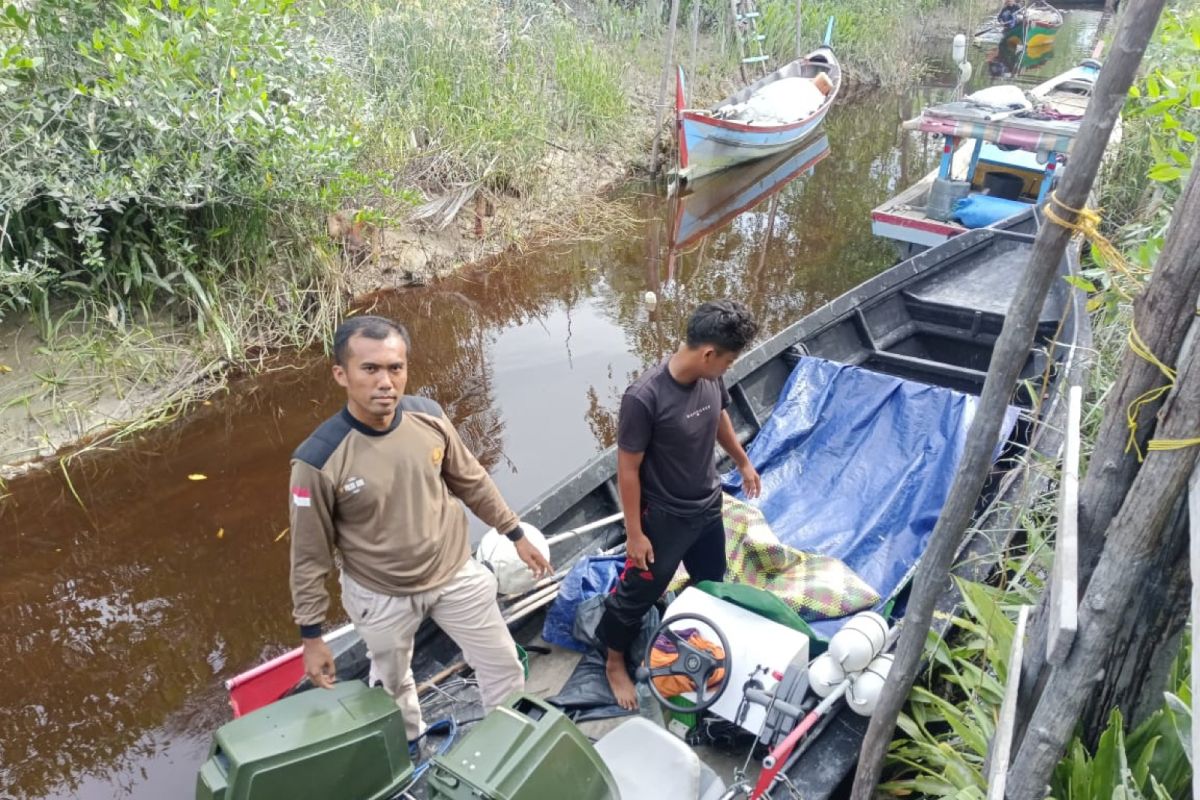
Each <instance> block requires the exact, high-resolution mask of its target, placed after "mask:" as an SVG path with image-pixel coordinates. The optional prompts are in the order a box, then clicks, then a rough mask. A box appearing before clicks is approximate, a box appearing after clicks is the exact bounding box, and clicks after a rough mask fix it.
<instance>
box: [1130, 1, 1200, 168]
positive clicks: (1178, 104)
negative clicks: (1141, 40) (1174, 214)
mask: <svg viewBox="0 0 1200 800" xmlns="http://www.w3.org/2000/svg"><path fill="white" fill-rule="evenodd" d="M1147 62H1148V63H1149V64H1150V69H1149V70H1148V71H1147V74H1146V76H1145V79H1144V80H1142V81H1141V82H1139V84H1138V85H1136V86H1133V87H1131V89H1130V92H1129V95H1130V101H1129V104H1128V106H1127V107H1126V109H1125V114H1126V115H1127V116H1128V117H1129V118H1131V119H1146V120H1148V122H1149V124H1150V136H1149V144H1150V153H1151V155H1152V157H1153V164H1152V165H1151V166H1150V168H1149V170H1148V171H1147V173H1146V174H1147V177H1149V178H1150V180H1152V181H1157V182H1159V183H1164V184H1170V185H1172V186H1173V187H1174V188H1175V190H1176V191H1178V190H1179V189H1180V188H1181V187H1182V186H1183V181H1184V180H1186V178H1187V176H1188V174H1189V173H1190V172H1191V168H1192V159H1193V154H1194V150H1195V144H1196V137H1197V135H1200V9H1197V8H1195V7H1194V6H1192V7H1189V8H1177V9H1172V10H1170V11H1168V12H1166V13H1164V14H1163V18H1162V22H1161V23H1160V24H1159V30H1158V31H1157V34H1156V41H1155V44H1154V46H1153V48H1152V49H1151V50H1150V52H1149V53H1148V54H1147Z"/></svg>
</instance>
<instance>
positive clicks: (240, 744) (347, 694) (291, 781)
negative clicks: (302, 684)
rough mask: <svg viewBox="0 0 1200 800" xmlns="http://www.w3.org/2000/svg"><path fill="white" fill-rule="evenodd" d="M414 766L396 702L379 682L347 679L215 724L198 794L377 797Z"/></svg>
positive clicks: (259, 798)
mask: <svg viewBox="0 0 1200 800" xmlns="http://www.w3.org/2000/svg"><path fill="white" fill-rule="evenodd" d="M412 772H413V765H412V761H411V760H410V759H409V756H408V741H407V739H406V738H405V733H404V721H403V719H402V718H401V716H400V710H399V709H398V708H397V707H396V704H395V702H394V701H393V700H392V698H391V697H390V696H389V695H388V693H387V692H385V691H384V690H383V689H381V688H368V687H367V685H366V684H365V683H363V682H362V681H345V682H342V683H337V684H335V685H334V687H333V689H328V690H326V689H311V690H309V691H306V692H301V693H300V694H297V695H293V696H292V697H286V698H284V699H282V700H279V701H277V702H275V703H272V704H271V705H269V706H266V707H264V708H260V709H259V710H258V711H255V712H253V713H251V714H247V715H246V716H244V717H241V718H239V719H235V720H233V721H232V722H229V723H227V724H225V725H223V726H221V728H220V729H219V730H218V731H217V733H216V736H215V737H214V738H213V746H212V749H211V751H210V752H209V758H208V761H206V762H205V763H204V765H203V766H202V767H201V768H200V776H199V778H198V779H197V782H196V800H282V798H287V800H304V799H306V798H311V800H332V799H333V798H346V800H382V798H386V797H390V796H392V795H393V794H395V793H396V791H397V790H398V789H399V788H400V787H401V786H403V785H404V783H405V782H406V781H408V780H409V778H410V777H411V775H412Z"/></svg>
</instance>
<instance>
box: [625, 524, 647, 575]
mask: <svg viewBox="0 0 1200 800" xmlns="http://www.w3.org/2000/svg"><path fill="white" fill-rule="evenodd" d="M625 555H626V556H627V557H628V558H629V560H630V561H632V562H633V565H634V566H635V567H637V568H638V569H650V565H651V564H653V563H654V546H653V545H651V544H650V539H649V538H648V537H647V536H646V534H644V533H642V532H641V531H638V532H637V533H634V532H632V531H631V532H630V533H629V534H628V535H627V536H626V537H625Z"/></svg>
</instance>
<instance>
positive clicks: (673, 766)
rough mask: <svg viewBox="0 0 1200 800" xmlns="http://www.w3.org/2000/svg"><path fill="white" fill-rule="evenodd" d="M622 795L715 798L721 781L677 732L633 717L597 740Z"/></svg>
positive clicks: (628, 799) (633, 799)
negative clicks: (681, 739) (670, 731)
mask: <svg viewBox="0 0 1200 800" xmlns="http://www.w3.org/2000/svg"><path fill="white" fill-rule="evenodd" d="M596 752H597V753H598V754H599V755H600V759H601V760H602V761H603V762H604V764H605V766H607V767H608V771H609V772H611V773H612V776H613V778H614V779H615V780H616V782H617V790H618V791H619V792H620V793H621V798H622V800H643V799H644V798H646V799H648V798H671V800H691V799H692V798H696V800H717V798H719V797H720V796H721V795H722V794H724V793H725V783H724V781H722V780H721V778H720V777H719V776H718V775H717V773H715V772H713V770H712V768H711V767H709V766H708V765H707V764H703V763H701V761H700V758H699V757H698V756H697V755H696V754H695V753H694V752H693V751H692V748H690V747H688V746H687V745H686V744H684V743H683V742H682V741H680V740H679V738H678V737H676V736H674V735H673V734H670V733H668V732H667V731H666V730H664V729H663V728H660V727H659V726H658V725H655V724H654V723H653V722H650V721H649V720H648V719H645V718H644V717H633V718H632V719H630V720H629V721H628V722H623V723H621V725H619V726H618V727H616V728H614V729H613V730H612V731H610V732H609V733H607V734H606V735H605V736H604V737H603V738H601V739H600V741H598V742H596Z"/></svg>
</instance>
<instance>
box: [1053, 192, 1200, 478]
mask: <svg viewBox="0 0 1200 800" xmlns="http://www.w3.org/2000/svg"><path fill="white" fill-rule="evenodd" d="M1048 200H1049V202H1048V203H1046V205H1045V207H1044V208H1043V213H1045V215H1046V218H1047V219H1049V220H1050V221H1051V222H1053V223H1054V224H1055V225H1058V226H1060V227H1062V228H1066V229H1067V230H1069V231H1072V232H1073V233H1078V234H1080V235H1082V236H1083V237H1084V238H1085V239H1087V240H1088V242H1090V243H1091V245H1092V247H1093V248H1095V250H1097V251H1099V253H1100V255H1101V258H1102V261H1103V263H1104V264H1108V265H1111V266H1113V267H1115V268H1116V269H1117V270H1118V271H1119V272H1121V273H1122V274H1124V275H1125V277H1127V278H1130V279H1134V277H1135V274H1137V273H1141V274H1144V273H1145V272H1146V270H1137V271H1136V272H1135V270H1134V269H1133V268H1132V267H1131V266H1130V265H1129V262H1128V261H1126V260H1125V256H1124V255H1122V254H1121V251H1120V250H1118V249H1117V248H1116V247H1115V246H1114V245H1113V243H1112V242H1110V241H1109V240H1108V239H1107V238H1105V236H1104V234H1102V233H1100V222H1101V217H1100V212H1099V211H1098V210H1096V209H1091V208H1071V207H1070V206H1068V205H1067V204H1066V203H1064V202H1062V201H1061V200H1059V199H1058V197H1056V196H1055V193H1054V192H1051V193H1050V197H1049V198H1048ZM1054 206H1058V207H1059V208H1061V209H1062V210H1063V211H1068V212H1070V213H1072V214H1074V215H1075V221H1074V222H1067V221H1066V220H1065V219H1063V218H1062V217H1061V216H1059V214H1058V213H1057V212H1056V211H1055V209H1054ZM1113 286H1114V287H1115V288H1116V290H1117V291H1118V292H1120V294H1121V295H1122V296H1123V297H1124V298H1125V299H1126V300H1129V299H1132V298H1130V297H1129V295H1128V294H1127V293H1126V292H1125V291H1124V290H1123V289H1121V287H1120V286H1118V285H1117V283H1116V282H1115V281H1114V282H1113ZM1197 313H1200V310H1198V311H1197ZM1129 349H1130V351H1131V352H1132V353H1134V355H1137V356H1138V357H1140V358H1142V359H1144V360H1145V361H1147V362H1148V363H1150V364H1151V365H1153V366H1154V367H1155V369H1157V370H1158V371H1159V372H1161V373H1162V374H1163V377H1165V378H1166V379H1167V382H1166V383H1165V384H1164V385H1162V386H1158V387H1155V388H1154V389H1150V390H1149V391H1147V392H1143V393H1142V394H1141V395H1139V396H1138V397H1136V398H1135V399H1134V400H1133V402H1132V403H1130V404H1129V408H1127V409H1126V410H1125V424H1126V427H1128V428H1129V439H1128V440H1127V441H1126V443H1125V452H1126V453H1128V452H1129V451H1130V450H1133V451H1134V452H1135V453H1136V454H1137V460H1138V463H1141V462H1142V461H1144V460H1145V459H1146V454H1145V453H1143V452H1142V449H1141V447H1139V446H1138V443H1137V429H1138V416H1139V414H1140V413H1141V409H1142V407H1143V406H1145V405H1147V404H1149V403H1155V402H1157V401H1158V400H1159V399H1160V398H1162V397H1163V396H1164V395H1166V394H1167V393H1168V392H1170V391H1171V390H1172V389H1174V388H1175V370H1173V369H1171V368H1170V367H1168V366H1167V365H1166V364H1164V363H1163V362H1162V361H1160V360H1159V359H1158V356H1156V355H1154V353H1153V352H1151V350H1150V348H1149V347H1148V346H1147V345H1146V343H1145V342H1144V341H1142V337H1141V335H1140V334H1139V333H1138V332H1137V326H1136V325H1130V327H1129ZM1196 446H1200V436H1197V437H1193V438H1190V439H1151V440H1150V441H1149V442H1147V443H1146V450H1147V452H1149V451H1151V450H1154V451H1164V450H1182V449H1183V448H1185V447H1196Z"/></svg>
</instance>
